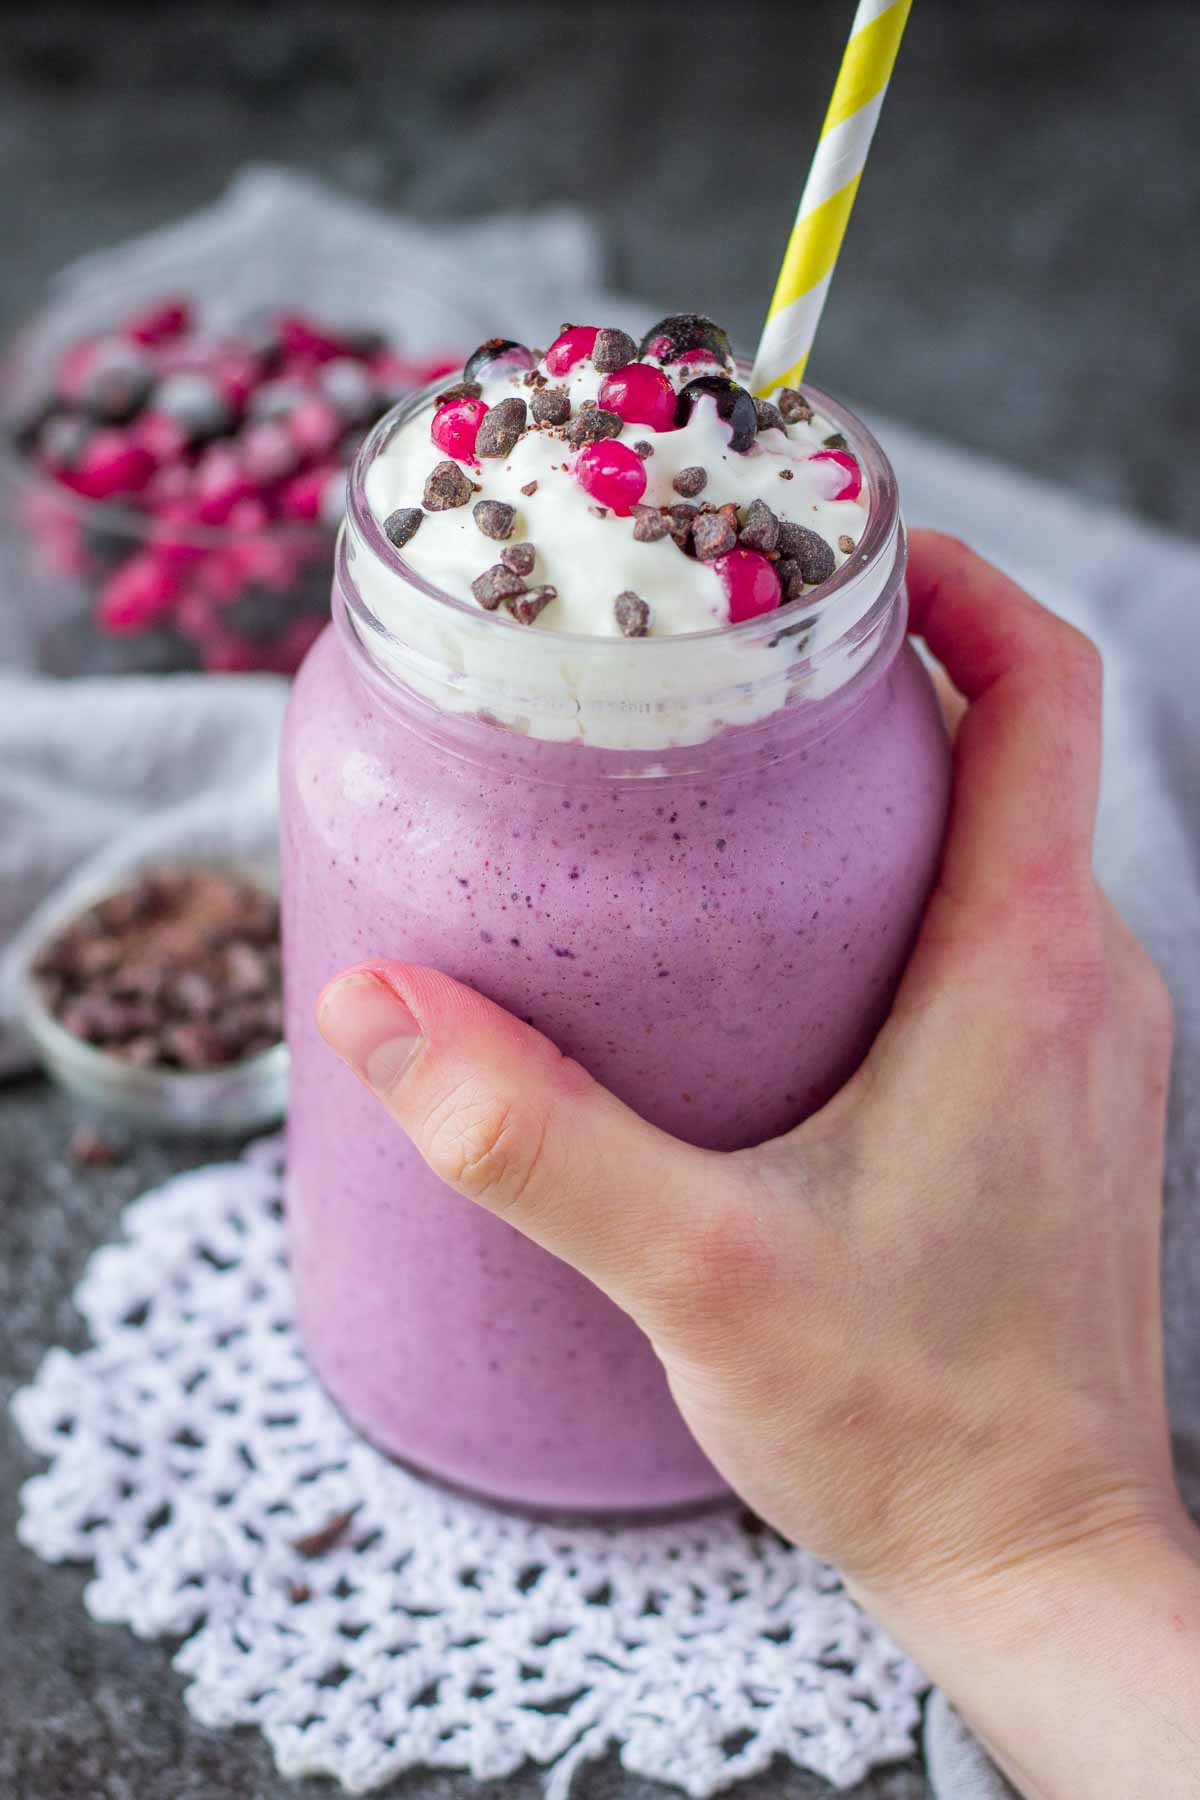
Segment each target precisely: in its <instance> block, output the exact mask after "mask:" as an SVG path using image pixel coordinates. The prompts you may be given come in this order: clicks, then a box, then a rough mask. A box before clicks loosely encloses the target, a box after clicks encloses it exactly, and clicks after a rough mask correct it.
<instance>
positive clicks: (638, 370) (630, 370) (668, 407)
mask: <svg viewBox="0 0 1200 1800" xmlns="http://www.w3.org/2000/svg"><path fill="white" fill-rule="evenodd" d="M599 400H600V404H601V406H603V407H605V408H606V409H607V410H608V411H609V412H614V413H616V415H617V417H618V418H619V419H624V421H625V423H626V424H627V425H648V426H649V427H650V429H651V430H652V431H674V429H675V389H674V388H673V387H672V386H671V383H670V382H669V381H668V380H667V377H666V376H665V375H664V374H663V372H662V370H661V369H654V368H651V366H650V364H649V363H638V362H634V363H628V364H627V365H626V367H625V368H623V369H617V370H615V371H614V373H613V374H611V375H606V376H605V377H604V380H603V381H602V382H601V383H600V394H599Z"/></svg>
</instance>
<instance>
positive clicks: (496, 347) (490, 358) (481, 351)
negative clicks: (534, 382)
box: [463, 337, 534, 381]
mask: <svg viewBox="0 0 1200 1800" xmlns="http://www.w3.org/2000/svg"><path fill="white" fill-rule="evenodd" d="M497 362H499V363H504V364H506V365H507V366H508V367H509V368H510V369H532V368H533V366H534V357H533V351H532V350H527V349H526V348H525V345H524V344H515V343H514V342H513V340H512V338H499V337H497V338H488V340H487V342H486V343H484V344H480V346H479V348H478V350H472V352H471V354H470V356H468V358H467V360H466V362H465V363H464V364H463V380H464V381H474V380H475V377H476V376H477V375H478V374H479V373H480V371H481V370H482V369H486V368H488V367H489V366H490V365H491V364H492V363H497Z"/></svg>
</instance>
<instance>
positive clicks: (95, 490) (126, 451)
mask: <svg viewBox="0 0 1200 1800" xmlns="http://www.w3.org/2000/svg"><path fill="white" fill-rule="evenodd" d="M153 473H154V458H153V457H152V456H151V454H150V452H149V451H148V450H146V449H143V447H142V446H141V445H140V444H136V443H135V442H134V441H133V439H132V438H131V437H130V436H129V434H128V433H127V432H124V431H98V432H96V434H95V436H94V437H92V438H91V439H90V440H89V442H88V443H87V445H86V446H85V448H84V451H83V454H82V455H81V457H80V459H79V462H78V463H77V465H76V466H75V468H74V469H69V470H64V471H63V473H62V477H61V479H62V480H63V481H65V482H66V484H67V486H68V487H72V488H74V489H75V492H76V493H77V494H85V495H86V496H87V498H88V499H89V500H108V499H111V498H112V497H113V496H114V495H116V494H140V493H141V491H142V489H143V488H144V487H145V485H146V483H147V482H148V481H149V479H150V477H151V476H152V475H153Z"/></svg>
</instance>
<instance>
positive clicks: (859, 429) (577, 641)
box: [338, 360, 900, 657]
mask: <svg viewBox="0 0 1200 1800" xmlns="http://www.w3.org/2000/svg"><path fill="white" fill-rule="evenodd" d="M738 368H739V373H748V365H747V364H744V363H743V362H741V361H740V360H739V364H738ZM445 381H446V378H445V377H444V376H443V377H442V378H441V379H440V380H439V381H435V382H431V383H430V384H429V386H428V387H426V388H423V389H421V390H420V391H419V392H417V393H414V394H410V395H407V396H406V397H405V398H404V399H403V400H401V401H399V402H398V403H397V405H395V406H394V407H392V408H391V410H390V411H388V412H386V413H384V415H383V416H382V418H380V419H378V420H377V421H376V423H375V425H374V426H373V427H372V428H371V430H370V431H369V432H368V433H367V436H366V437H365V438H364V440H363V442H362V444H361V445H360V446H359V449H358V453H357V455H356V456H355V459H354V463H353V465H352V467H351V470H350V476H349V480H348V482H347V486H346V518H345V522H344V523H343V526H342V529H341V535H342V543H341V544H340V545H339V553H338V563H339V568H342V566H343V564H344V555H343V550H344V541H345V537H346V533H347V532H348V531H351V532H352V533H353V535H354V537H355V538H356V539H357V540H358V541H360V542H361V543H362V544H363V546H364V547H365V548H366V549H367V550H368V551H369V552H370V553H371V555H372V556H373V557H374V558H375V559H376V560H377V561H378V562H380V563H382V565H383V566H384V568H385V569H387V570H388V571H389V573H391V574H392V575H394V576H395V577H396V578H397V579H398V580H400V581H401V582H403V583H404V584H405V585H406V586H407V587H409V588H415V589H416V590H417V591H418V592H420V593H421V594H423V595H424V596H425V597H426V598H427V599H430V600H433V601H436V602H437V603H438V604H439V605H440V606H442V607H443V608H445V609H447V611H448V612H449V613H450V615H451V616H457V617H459V618H462V619H464V620H467V621H469V622H470V626H471V627H478V624H479V621H480V619H481V617H482V616H483V615H482V614H481V610H480V608H479V606H478V605H475V604H473V603H472V602H471V601H468V600H463V599H461V598H460V597H459V596H458V595H456V594H451V593H448V592H447V591H446V590H445V589H444V588H440V587H438V585H437V584H436V583H435V582H432V581H429V580H428V579H427V578H426V577H425V576H423V575H421V574H420V573H419V572H418V571H417V570H416V569H414V568H413V567H412V565H411V564H410V563H409V562H407V561H406V560H405V558H404V556H403V555H402V553H401V552H400V551H399V550H398V549H397V548H396V546H395V545H394V544H393V543H392V542H391V540H390V538H388V536H387V535H386V533H385V532H384V530H383V526H382V524H381V523H380V521H379V520H378V519H377V518H376V517H375V514H374V512H373V510H372V508H371V505H370V502H369V501H368V499H367V492H366V477H367V471H368V469H369V468H370V466H371V464H372V462H373V461H374V459H375V457H376V456H377V455H378V454H379V452H380V450H381V449H382V447H383V445H384V442H385V441H386V440H387V439H388V438H389V437H390V436H391V434H392V433H393V432H394V431H395V430H397V429H398V428H400V427H401V426H403V425H406V424H407V423H408V422H409V420H410V419H413V418H415V417H416V416H417V414H418V413H419V412H421V411H422V410H423V408H425V407H426V406H427V405H428V404H429V402H430V401H431V400H433V399H434V398H435V396H436V395H437V394H438V392H439V391H440V390H441V389H442V388H443V387H444V386H445ZM800 391H801V392H803V394H804V396H805V398H806V399H807V400H809V401H811V403H812V405H813V407H814V409H815V410H816V411H818V412H819V413H821V414H822V415H823V416H824V417H826V418H829V419H831V420H833V422H834V423H835V424H836V425H837V427H838V429H839V430H840V431H842V433H843V435H844V436H845V438H846V440H847V444H848V446H849V448H850V450H851V452H852V453H853V454H854V455H855V456H856V457H857V458H858V460H859V462H860V464H861V465H862V468H863V471H864V474H865V476H866V480H867V485H868V493H869V494H870V505H869V507H868V511H867V522H866V526H865V528H864V530H863V533H862V536H861V537H860V538H859V540H858V543H857V544H856V545H855V548H854V551H853V553H852V554H851V555H850V556H848V557H847V559H846V561H845V562H844V563H843V564H842V565H841V567H840V568H838V569H835V571H834V573H833V574H832V575H831V576H830V578H829V580H828V581H825V582H822V584H821V586H820V587H819V588H814V589H813V590H812V592H811V593H809V594H805V595H802V596H800V598H798V599H796V600H788V601H785V602H784V603H783V605H781V606H778V607H776V608H775V609H774V611H772V612H770V613H767V614H759V615H758V616H756V617H754V618H750V619H741V620H739V621H738V622H737V623H736V624H718V625H712V626H707V627H705V629H703V630H702V631H680V632H671V633H665V634H663V635H661V636H649V637H644V638H638V639H636V640H629V642H630V643H631V644H633V645H634V647H635V648H636V653H637V655H638V656H639V657H644V656H646V655H650V656H655V655H658V656H660V657H661V656H663V654H664V653H666V654H667V655H669V654H671V653H672V652H674V653H675V654H676V655H678V653H679V649H680V647H681V646H683V645H692V644H706V643H707V644H711V643H715V642H720V643H723V644H736V643H738V642H746V641H753V640H755V639H757V638H759V637H761V636H762V635H763V634H764V632H768V633H769V632H770V631H772V630H781V629H784V628H786V627H787V626H788V625H794V624H795V623H796V622H797V621H798V619H799V617H800V615H801V614H802V613H803V614H804V615H805V616H806V617H811V618H812V619H814V620H816V619H817V618H819V617H820V616H821V614H822V613H823V612H824V611H825V610H827V608H828V607H829V606H830V605H831V604H832V603H834V602H836V601H838V600H842V599H844V598H845V596H846V595H847V594H848V593H850V592H851V591H852V590H853V589H854V588H855V586H856V585H858V584H859V583H860V582H862V581H863V580H864V578H865V577H866V576H867V575H868V574H870V573H871V572H872V571H873V570H874V569H875V568H876V567H877V565H878V564H879V562H880V561H881V560H882V559H883V557H884V556H885V555H886V554H887V552H888V550H889V549H890V548H891V547H892V546H893V545H894V544H895V540H896V537H897V534H898V531H899V529H900V505H899V493H898V488H897V483H896V476H895V472H894V470H893V468H892V465H891V463H890V462H889V460H888V457H887V455H886V453H885V451H884V449H883V447H882V445H881V444H880V443H879V441H878V439H877V438H876V437H875V435H874V433H873V432H871V431H870V430H869V429H868V427H867V426H866V425H864V424H863V423H862V421H861V420H860V419H859V418H858V417H857V416H856V415H855V414H854V413H852V412H851V411H850V410H849V408H848V407H845V406H843V405H842V404H841V402H839V401H837V400H835V399H834V398H833V396H832V395H831V394H827V393H826V392H825V391H824V390H823V389H822V388H818V387H815V386H813V385H812V384H810V383H808V382H804V383H802V384H801V389H800ZM344 586H345V598H346V603H347V608H348V610H349V612H350V614H351V615H352V618H351V622H352V623H353V624H354V625H355V626H356V627H357V626H359V625H361V626H363V627H365V629H366V630H367V631H368V632H369V633H370V634H371V635H372V636H373V637H375V638H377V639H379V640H380V641H381V642H382V643H384V644H389V643H391V644H396V645H398V646H403V644H404V640H403V639H402V638H400V637H398V636H397V634H396V633H394V632H393V631H391V630H390V629H389V628H388V626H387V625H385V624H384V622H383V620H382V619H380V618H379V617H378V615H377V614H376V613H375V612H373V611H372V610H371V608H370V607H369V606H368V605H367V602H366V601H365V599H364V598H363V596H362V593H361V591H360V588H359V585H358V584H357V583H356V582H353V581H351V582H348V583H345V584H344ZM867 610H868V612H870V611H873V610H874V609H873V608H872V607H869V608H868V609H867ZM862 623H863V615H857V616H855V618H854V620H853V623H852V625H851V627H850V629H851V630H853V631H857V630H858V629H859V628H860V627H861V624H862ZM487 625H488V629H489V631H494V630H497V629H499V630H500V631H502V632H507V633H509V634H512V633H515V634H516V636H517V638H518V639H520V640H522V641H523V642H525V643H526V644H527V643H528V641H529V636H530V628H529V627H528V626H527V625H522V624H521V623H520V622H519V621H518V620H516V619H511V618H505V617H504V616H503V613H502V612H500V611H497V612H494V613H491V614H488V615H487ZM538 635H539V636H541V637H544V638H547V639H550V640H551V641H552V642H553V643H554V644H556V645H562V646H564V647H567V646H569V647H571V648H573V649H575V650H578V651H580V652H581V653H582V654H584V655H586V654H587V649H586V646H589V645H593V646H602V647H603V648H604V649H605V650H609V651H611V649H612V646H613V644H614V642H615V641H616V640H614V639H613V637H612V636H611V635H606V634H602V633H599V632H576V631H545V632H541V633H539V634H538ZM510 641H512V640H511V636H510ZM364 647H365V646H364ZM836 647H837V646H836V645H830V646H828V648H829V649H835V648H836Z"/></svg>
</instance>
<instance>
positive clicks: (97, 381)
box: [82, 339, 154, 425]
mask: <svg viewBox="0 0 1200 1800" xmlns="http://www.w3.org/2000/svg"><path fill="white" fill-rule="evenodd" d="M153 383H154V370H153V367H152V365H151V363H150V361H149V359H148V358H147V357H146V356H144V355H143V353H142V352H141V351H140V350H139V349H138V348H137V347H136V346H135V345H133V344H127V343H123V342H121V341H120V340H119V339H118V340H116V341H114V342H113V343H112V344H107V343H106V344H103V345H101V346H100V348H99V350H98V351H97V354H96V357H95V360H94V362H93V364H92V367H91V370H90V372H89V374H88V376H87V378H86V379H85V381H84V384H83V396H82V397H83V402H84V405H85V406H86V407H87V409H88V411H89V412H90V413H91V414H92V415H93V417H94V418H97V419H102V420H103V421H104V423H105V424H106V425H124V424H125V422H126V421H127V420H129V419H132V417H133V415H134V413H136V412H140V410H141V408H142V407H143V406H144V405H145V403H146V400H147V398H148V396H149V393H150V389H151V387H152V386H153Z"/></svg>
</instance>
